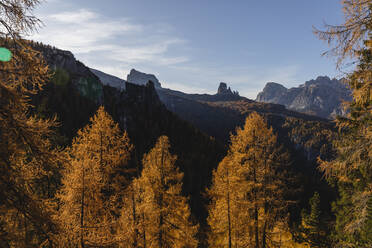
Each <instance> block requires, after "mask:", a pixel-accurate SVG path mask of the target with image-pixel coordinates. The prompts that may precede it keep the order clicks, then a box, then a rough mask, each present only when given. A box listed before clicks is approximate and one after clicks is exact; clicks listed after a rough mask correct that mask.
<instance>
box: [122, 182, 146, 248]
mask: <svg viewBox="0 0 372 248" xmlns="http://www.w3.org/2000/svg"><path fill="white" fill-rule="evenodd" d="M123 202H124V205H123V206H122V208H121V213H120V218H119V221H118V226H117V230H116V239H117V241H118V244H119V247H122V248H138V247H142V248H145V247H146V227H147V226H148V225H151V224H153V223H149V222H148V219H147V218H145V215H144V211H145V209H144V206H145V204H143V189H142V188H141V185H140V183H139V180H138V179H134V180H133V181H132V183H131V184H130V185H129V186H128V188H127V190H126V191H125V197H124V199H123Z"/></svg>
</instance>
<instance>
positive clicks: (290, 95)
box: [256, 76, 352, 119]
mask: <svg viewBox="0 0 372 248" xmlns="http://www.w3.org/2000/svg"><path fill="white" fill-rule="evenodd" d="M351 99H352V98H351V91H350V90H349V89H348V88H347V86H346V85H345V84H344V83H342V80H337V79H330V78H329V77H326V76H324V77H318V78H316V79H315V80H310V81H307V82H305V84H302V85H300V86H299V87H294V88H290V89H287V88H286V87H284V86H283V85H281V84H278V83H273V82H270V83H267V84H266V86H265V88H264V89H263V91H262V92H260V93H259V94H258V95H257V98H256V101H258V102H266V103H276V104H282V105H284V106H285V107H286V108H288V109H291V110H295V111H299V112H302V113H307V114H312V115H317V116H320V117H323V118H328V119H334V118H335V117H336V116H337V115H341V116H343V115H346V112H345V111H344V109H343V106H342V102H343V101H350V100H351Z"/></svg>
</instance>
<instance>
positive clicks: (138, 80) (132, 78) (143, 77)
mask: <svg viewBox="0 0 372 248" xmlns="http://www.w3.org/2000/svg"><path fill="white" fill-rule="evenodd" d="M127 81H128V82H130V83H133V84H138V85H146V84H147V83H148V82H149V81H152V82H153V83H154V86H155V88H161V84H160V82H159V80H158V79H157V78H156V77H155V76H154V75H153V74H147V73H143V72H140V71H137V70H135V69H132V70H131V71H130V73H129V74H128V76H127Z"/></svg>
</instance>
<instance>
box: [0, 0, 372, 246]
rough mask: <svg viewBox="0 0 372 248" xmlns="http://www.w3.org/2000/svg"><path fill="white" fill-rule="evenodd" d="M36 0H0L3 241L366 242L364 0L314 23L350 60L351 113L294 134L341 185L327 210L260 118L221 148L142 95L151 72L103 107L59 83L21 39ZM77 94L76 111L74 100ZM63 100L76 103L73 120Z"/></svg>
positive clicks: (370, 46) (371, 47)
mask: <svg viewBox="0 0 372 248" xmlns="http://www.w3.org/2000/svg"><path fill="white" fill-rule="evenodd" d="M37 4H38V1H37V0H31V1H30V0H15V1H7V0H4V1H0V14H1V22H0V23H1V24H2V25H3V26H4V27H5V29H4V30H5V31H0V35H1V40H0V43H1V44H0V45H1V46H4V47H7V48H9V49H10V50H11V52H12V55H13V57H12V60H11V61H10V62H4V63H3V62H1V68H0V247H81V248H84V247H143V248H145V247H159V248H162V247H164V248H168V247H180V248H181V247H203V246H208V247H229V248H231V247H254V248H266V247H268V248H271V247H372V233H371V230H372V166H371V165H372V154H371V151H372V130H371V120H372V118H371V114H372V107H371V106H372V100H371V96H372V95H371V92H372V91H371V87H372V83H371V82H372V68H371V61H372V42H371V29H372V17H371V11H372V2H371V1H370V0H350V1H344V2H343V4H344V8H345V13H346V22H345V24H344V25H342V26H336V27H333V26H328V29H327V30H326V31H324V32H321V31H317V30H316V33H317V34H318V35H319V36H320V38H322V39H326V40H328V41H333V40H335V41H336V42H337V44H336V48H335V50H334V51H336V52H337V54H338V55H339V57H338V58H339V61H340V62H341V61H342V60H343V59H344V58H345V56H348V55H350V56H351V57H352V58H355V59H356V60H357V61H356V62H357V67H356V69H355V71H354V72H353V73H351V74H350V75H349V78H348V83H349V85H350V87H351V89H352V90H353V96H354V99H353V101H352V102H351V103H350V104H349V111H350V115H349V116H348V118H340V119H338V120H337V126H338V128H339V132H338V133H337V134H336V135H335V136H336V137H335V136H334V134H333V133H330V132H329V131H328V130H324V134H323V135H319V136H316V137H310V136H311V129H310V128H314V127H307V126H306V125H303V128H299V129H292V130H291V132H290V136H291V137H290V138H293V139H295V138H298V137H307V139H305V140H302V141H301V142H303V143H304V144H303V145H304V147H305V149H306V147H312V148H314V144H315V147H316V146H317V145H319V147H317V149H319V151H320V152H319V154H317V155H318V156H319V157H318V160H319V163H320V167H319V168H320V171H321V173H324V175H325V176H326V178H327V179H328V183H329V184H330V185H333V186H334V187H336V188H337V191H338V196H337V199H336V200H335V201H334V202H333V203H332V213H330V212H329V210H328V209H327V207H324V202H325V203H326V204H325V205H326V206H327V205H329V202H330V201H331V200H332V199H333V197H330V196H329V195H326V194H325V193H324V192H327V191H326V190H325V191H323V193H322V192H320V193H319V192H318V191H317V190H314V189H315V188H316V187H307V184H314V182H310V183H306V182H303V181H302V179H304V175H303V174H302V173H298V172H299V170H298V165H297V164H296V163H297V162H298V161H299V160H297V159H296V158H293V155H294V153H293V152H291V151H288V150H287V149H286V146H284V145H283V144H282V143H280V142H279V140H280V139H279V138H278V137H280V135H283V134H281V133H276V132H275V131H274V130H273V128H272V127H271V125H270V124H272V122H273V120H272V119H270V118H266V117H265V116H262V115H259V114H258V113H256V112H250V113H249V115H248V116H247V118H246V119H245V124H244V125H243V126H242V127H238V128H237V129H236V132H235V133H233V134H231V136H230V143H229V146H228V149H227V150H228V151H227V152H225V151H224V149H222V146H220V145H219V144H218V143H216V142H215V141H214V140H213V139H211V138H209V137H207V136H206V135H204V134H203V133H201V132H199V131H197V130H196V129H194V128H193V127H192V126H191V125H189V124H188V123H186V122H183V121H181V120H179V119H177V118H176V117H175V116H173V115H172V114H170V113H169V112H166V111H165V110H164V108H162V106H161V105H159V106H155V107H154V106H152V104H153V103H154V102H156V101H149V102H146V100H145V99H151V98H154V97H155V98H156V97H157V96H155V95H154V91H153V90H152V88H151V87H153V86H152V85H151V84H150V85H149V86H148V87H136V86H130V85H129V88H128V89H127V92H120V93H119V92H117V91H114V90H113V89H111V88H109V87H107V88H104V89H102V90H103V92H99V94H100V95H101V94H102V95H103V96H104V95H105V94H106V95H114V94H129V93H130V92H131V91H135V92H137V93H136V94H132V95H128V96H127V97H117V98H115V97H112V98H109V97H106V98H104V99H108V100H107V101H106V102H104V103H102V104H103V106H100V107H98V105H99V104H100V103H97V102H94V101H93V102H92V99H89V97H87V98H86V99H85V98H81V97H79V95H78V93H77V91H74V90H69V89H72V86H71V85H69V83H68V82H69V74H68V73H65V72H64V71H61V70H57V71H55V72H54V74H51V72H50V70H49V68H48V66H47V64H46V63H45V61H44V58H43V56H42V54H41V53H40V52H38V51H35V50H34V49H33V48H32V47H31V46H30V43H28V42H26V41H23V40H22V39H21V37H20V36H21V35H22V34H23V33H22V32H27V31H31V30H33V28H34V27H35V26H36V25H37V24H38V19H37V18H35V17H33V16H32V14H31V13H30V11H32V9H33V8H34V7H35V6H36V5H37ZM1 30H3V29H1ZM92 80H93V81H94V78H93V79H92ZM49 81H51V82H52V84H46V83H47V82H49ZM69 87H71V88H69ZM43 89H44V90H43ZM61 90H62V91H61ZM95 93H97V92H95ZM48 94H52V95H53V96H58V97H56V98H54V97H50V95H49V96H48ZM67 95H69V97H67ZM71 95H72V96H71ZM141 101H142V102H141ZM61 102H63V104H58V103H61ZM79 104H80V105H81V106H80V107H81V109H84V110H86V111H82V112H79V111H78V110H76V109H71V110H70V106H77V105H79ZM34 105H37V106H34ZM61 105H62V106H61ZM63 105H65V106H63ZM50 106H52V109H50ZM66 106H67V107H66ZM128 106H130V107H128ZM97 107H98V108H97ZM81 109H80V110H81ZM150 109H151V111H150ZM154 109H155V110H156V111H154ZM66 111H72V113H73V114H81V115H80V116H79V117H78V118H76V119H74V121H76V120H78V121H77V122H78V124H77V123H73V120H71V119H70V117H71V115H72V114H71V113H66ZM74 111H76V112H74ZM56 112H58V113H60V114H61V113H62V115H59V116H58V117H57V118H59V119H58V121H59V122H58V121H57V118H54V117H51V116H52V115H53V113H56ZM139 112H141V113H142V114H141V115H140V114H137V113H139ZM123 116H125V117H128V118H131V120H129V119H128V120H125V121H120V118H122V117H123ZM159 116H161V117H165V118H163V119H161V120H160V121H159V120H158V119H159ZM145 118H146V120H144V119H145ZM155 120H157V121H155ZM291 122H296V120H295V119H288V120H286V123H284V126H285V125H291ZM118 123H121V125H119V124H118ZM302 124H303V123H301V125H302ZM135 125H139V127H138V126H137V127H135ZM315 128H317V127H315ZM138 130H141V131H138ZM130 134H131V135H130ZM149 137H150V138H149ZM324 137H327V138H332V139H334V144H333V146H330V145H324V142H323V140H322V139H324ZM334 152H335V153H334ZM217 162H219V164H218V166H217ZM196 175H198V176H196ZM316 176H319V175H316ZM209 181H211V184H208V183H207V182H209ZM317 183H319V182H317ZM304 187H305V189H304ZM317 188H318V189H319V190H322V187H321V186H319V185H317ZM304 190H305V191H304ZM304 194H308V195H310V197H304ZM309 198H310V199H309ZM205 199H208V200H205ZM305 201H306V202H307V204H304V202H305ZM200 206H204V207H200ZM299 212H300V214H299ZM333 215H334V216H333ZM203 220H204V221H205V222H206V223H204V222H203Z"/></svg>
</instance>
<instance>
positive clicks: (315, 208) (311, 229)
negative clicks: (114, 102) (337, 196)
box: [301, 192, 330, 248]
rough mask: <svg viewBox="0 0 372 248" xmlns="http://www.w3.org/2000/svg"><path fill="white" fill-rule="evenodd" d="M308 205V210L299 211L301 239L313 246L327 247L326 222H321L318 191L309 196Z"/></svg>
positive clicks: (317, 247)
mask: <svg viewBox="0 0 372 248" xmlns="http://www.w3.org/2000/svg"><path fill="white" fill-rule="evenodd" d="M309 205H310V211H309V212H307V211H305V210H303V211H302V213H301V217H302V223H301V229H302V233H303V235H304V237H303V239H304V241H305V242H306V243H308V244H310V246H311V247H314V248H321V247H329V246H330V242H329V237H327V235H328V230H327V224H326V223H323V219H322V212H321V209H320V195H319V193H318V192H315V193H314V195H313V197H312V198H310V200H309Z"/></svg>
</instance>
